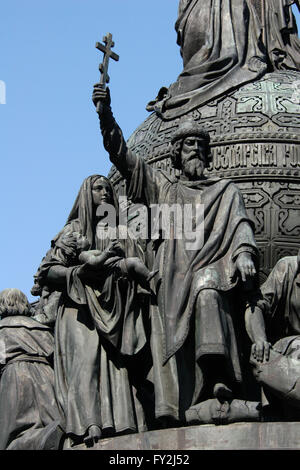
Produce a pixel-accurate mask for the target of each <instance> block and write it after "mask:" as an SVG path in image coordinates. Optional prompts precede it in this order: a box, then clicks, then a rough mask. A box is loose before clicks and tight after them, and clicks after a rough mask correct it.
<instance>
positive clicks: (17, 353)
mask: <svg viewBox="0 0 300 470" xmlns="http://www.w3.org/2000/svg"><path fill="white" fill-rule="evenodd" d="M29 312H30V308H29V303H28V300H27V298H26V296H25V295H24V294H23V292H21V291H19V290H18V289H5V290H4V291H2V292H1V293H0V315H1V320H0V374H1V379H0V449H1V450H5V449H8V450H50V449H53V450H57V449H59V446H60V442H61V438H62V436H63V430H62V428H61V427H60V415H59V411H58V408H57V405H56V400H55V394H54V373H53V369H52V366H51V360H52V356H53V349H54V341H53V335H52V333H51V331H50V329H49V327H47V326H45V325H42V324H40V323H38V322H37V321H35V320H33V319H32V318H30V316H29V315H30V313H29Z"/></svg>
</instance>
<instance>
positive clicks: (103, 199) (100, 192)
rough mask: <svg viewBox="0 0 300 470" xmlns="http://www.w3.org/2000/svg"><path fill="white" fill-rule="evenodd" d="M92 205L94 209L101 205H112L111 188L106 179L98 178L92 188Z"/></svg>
mask: <svg viewBox="0 0 300 470" xmlns="http://www.w3.org/2000/svg"><path fill="white" fill-rule="evenodd" d="M92 195H93V203H94V205H95V206H96V207H98V206H100V205H101V204H113V195H112V192H111V186H110V184H109V182H108V181H107V180H106V178H103V177H102V176H99V178H97V179H96V181H94V183H93V186H92Z"/></svg>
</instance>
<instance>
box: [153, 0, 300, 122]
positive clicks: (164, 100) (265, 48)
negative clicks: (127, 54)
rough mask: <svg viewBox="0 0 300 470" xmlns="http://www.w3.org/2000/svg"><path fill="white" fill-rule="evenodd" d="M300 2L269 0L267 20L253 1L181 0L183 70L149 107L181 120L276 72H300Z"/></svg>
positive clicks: (179, 29)
mask: <svg viewBox="0 0 300 470" xmlns="http://www.w3.org/2000/svg"><path fill="white" fill-rule="evenodd" d="M294 3H295V4H297V6H298V8H299V2H298V1H297V0H265V24H262V21H261V19H260V17H259V16H258V15H257V11H256V9H255V7H254V3H253V1H252V0H208V1H205V2H203V1H201V0H180V3H179V14H178V19H177V21H176V25H175V29H176V31H177V43H178V45H179V46H180V52H181V55H182V59H183V71H182V72H181V74H180V75H179V77H178V78H177V81H176V82H175V83H173V84H172V85H171V86H170V87H169V89H168V90H166V89H164V88H163V89H162V90H161V91H160V93H159V95H158V97H157V98H156V100H154V101H153V102H150V103H149V105H148V107H147V109H148V110H149V111H151V110H155V111H157V112H158V113H159V114H160V115H161V116H162V117H163V119H166V120H168V119H175V118H177V117H179V116H182V115H184V114H186V113H187V112H190V111H191V110H193V109H195V108H197V107H200V106H203V105H205V104H206V103H208V102H211V101H213V100H214V99H216V98H218V97H219V96H221V95H224V94H225V93H228V92H230V91H231V90H234V89H235V88H238V87H239V86H241V85H243V84H246V83H248V82H252V81H255V80H258V79H259V78H260V77H262V76H263V75H264V74H265V73H267V72H271V71H272V70H276V69H280V70H282V69H283V70H284V69H292V70H299V65H300V41H299V38H298V31H297V26H296V21H295V18H294V16H293V14H292V11H291V6H292V4H294Z"/></svg>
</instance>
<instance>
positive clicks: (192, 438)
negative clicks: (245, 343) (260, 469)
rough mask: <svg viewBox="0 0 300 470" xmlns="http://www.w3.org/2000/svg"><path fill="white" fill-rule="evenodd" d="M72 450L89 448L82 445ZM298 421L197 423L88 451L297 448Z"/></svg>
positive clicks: (299, 446)
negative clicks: (226, 423)
mask: <svg viewBox="0 0 300 470" xmlns="http://www.w3.org/2000/svg"><path fill="white" fill-rule="evenodd" d="M73 449H74V450H85V449H86V450H89V449H88V448H87V447H86V446H85V445H80V446H76V447H75V448H74V447H73ZM299 449H300V422H280V423H278V422H270V423H234V424H228V425H226V426H214V425H210V424H207V425H201V426H190V427H185V428H173V429H161V430H158V431H149V432H143V433H140V434H130V435H126V436H120V437H115V438H109V439H103V440H101V441H100V442H99V443H98V444H97V445H96V446H94V447H92V448H91V450H106V451H116V450H151V451H155V450H186V451H187V450H299Z"/></svg>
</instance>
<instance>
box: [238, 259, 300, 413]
mask: <svg viewBox="0 0 300 470" xmlns="http://www.w3.org/2000/svg"><path fill="white" fill-rule="evenodd" d="M299 261H300V257H299V255H298V257H297V256H287V257H285V258H282V259H281V260H279V261H278V262H277V264H276V265H275V267H274V269H273V270H272V272H271V273H270V275H269V277H268V278H267V280H266V281H265V283H264V284H263V285H262V286H261V288H260V290H259V292H257V293H256V295H255V297H254V298H253V299H252V302H251V304H250V305H249V306H248V308H247V310H246V314H245V319H246V327H247V332H248V334H249V337H250V338H251V340H252V342H253V346H252V354H251V363H252V364H253V365H254V367H255V369H254V374H255V377H256V378H257V380H258V381H259V383H261V384H262V385H263V390H264V392H265V396H266V397H267V400H265V403H264V404H265V405H269V406H268V408H267V407H266V408H265V413H266V412H268V413H269V414H270V413H271V415H274V414H275V416H276V415H279V416H280V415H281V417H282V415H283V416H284V417H286V418H291V419H295V418H297V419H299V418H300V412H299V408H300V380H299V378H300V269H299ZM271 344H273V346H271ZM278 398H279V400H278ZM296 408H298V410H296Z"/></svg>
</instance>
